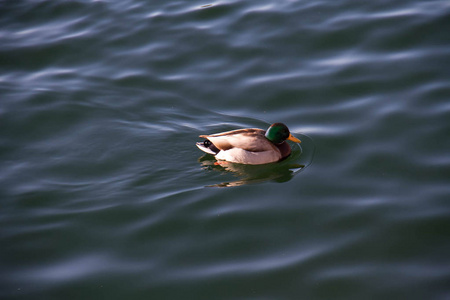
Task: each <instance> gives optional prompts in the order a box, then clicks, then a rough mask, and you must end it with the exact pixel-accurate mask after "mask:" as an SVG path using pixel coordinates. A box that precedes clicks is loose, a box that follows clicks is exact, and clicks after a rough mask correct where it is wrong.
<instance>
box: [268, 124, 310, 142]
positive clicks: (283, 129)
mask: <svg viewBox="0 0 450 300" xmlns="http://www.w3.org/2000/svg"><path fill="white" fill-rule="evenodd" d="M266 138H267V139H268V140H269V141H271V142H272V143H274V144H279V143H282V142H284V141H285V140H290V141H293V142H296V143H301V141H300V140H299V139H298V138H296V137H294V136H293V135H292V134H291V133H290V132H289V129H288V128H287V126H286V125H284V124H283V123H274V124H272V125H270V127H269V129H267V131H266Z"/></svg>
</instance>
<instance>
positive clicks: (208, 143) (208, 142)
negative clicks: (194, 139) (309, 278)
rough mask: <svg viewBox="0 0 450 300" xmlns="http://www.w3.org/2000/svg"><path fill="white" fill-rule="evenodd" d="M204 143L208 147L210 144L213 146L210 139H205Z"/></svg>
mask: <svg viewBox="0 0 450 300" xmlns="http://www.w3.org/2000/svg"><path fill="white" fill-rule="evenodd" d="M203 145H204V146H205V147H207V148H208V147H209V146H211V142H210V141H209V140H205V141H204V142H203Z"/></svg>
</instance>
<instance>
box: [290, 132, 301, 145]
mask: <svg viewBox="0 0 450 300" xmlns="http://www.w3.org/2000/svg"><path fill="white" fill-rule="evenodd" d="M287 139H288V140H290V141H293V142H296V143H301V142H302V141H300V140H299V139H298V138H296V137H295V136H293V135H292V134H289V137H288V138H287Z"/></svg>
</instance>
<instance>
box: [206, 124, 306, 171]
mask: <svg viewBox="0 0 450 300" xmlns="http://www.w3.org/2000/svg"><path fill="white" fill-rule="evenodd" d="M200 137H201V138H205V141H203V142H198V143H197V147H198V148H199V149H200V150H202V151H204V152H206V153H209V154H212V155H214V156H215V157H216V159H218V160H225V161H228V162H233V163H240V164H249V165H260V164H267V163H271V162H276V161H280V160H282V159H285V158H286V157H288V156H289V155H290V154H291V147H290V146H289V144H288V143H287V142H286V140H290V141H293V142H296V143H300V142H301V141H300V140H299V139H297V138H296V137H294V136H292V134H291V133H290V132H289V129H288V128H287V126H286V125H284V124H283V123H275V124H272V125H271V126H270V127H269V129H267V131H265V130H262V129H258V128H246V129H238V130H232V131H227V132H221V133H216V134H212V135H200Z"/></svg>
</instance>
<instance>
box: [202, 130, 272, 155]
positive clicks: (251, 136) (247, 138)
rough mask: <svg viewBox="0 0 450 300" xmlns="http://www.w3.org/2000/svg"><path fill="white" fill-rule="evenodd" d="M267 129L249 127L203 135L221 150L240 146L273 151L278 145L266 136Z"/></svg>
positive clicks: (253, 149) (252, 149) (254, 150)
mask: <svg viewBox="0 0 450 300" xmlns="http://www.w3.org/2000/svg"><path fill="white" fill-rule="evenodd" d="M264 134H265V131H264V130H262V129H258V128H248V129H239V130H232V131H227V132H221V133H217V134H212V135H201V136H200V137H202V138H205V139H207V140H209V141H211V143H213V144H214V146H216V147H217V148H218V149H219V150H224V151H226V150H230V149H233V148H239V149H243V150H246V151H252V152H263V151H271V150H274V149H276V147H275V146H274V145H273V144H272V143H271V142H270V141H269V140H267V138H266V137H265V136H264Z"/></svg>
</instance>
